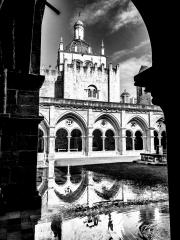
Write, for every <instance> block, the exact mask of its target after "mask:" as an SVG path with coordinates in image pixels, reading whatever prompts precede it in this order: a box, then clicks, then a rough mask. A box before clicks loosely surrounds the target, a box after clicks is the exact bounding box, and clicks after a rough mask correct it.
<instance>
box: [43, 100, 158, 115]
mask: <svg viewBox="0 0 180 240" xmlns="http://www.w3.org/2000/svg"><path fill="white" fill-rule="evenodd" d="M40 105H55V106H58V107H72V106H73V107H74V108H92V109H104V110H108V109H110V110H116V111H120V110H126V111H155V112H161V111H162V110H161V108H160V107H159V106H156V105H142V104H132V103H116V102H101V101H88V100H77V99H59V98H47V97H41V98H40Z"/></svg>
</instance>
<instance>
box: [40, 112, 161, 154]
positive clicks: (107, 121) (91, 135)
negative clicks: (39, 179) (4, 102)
mask: <svg viewBox="0 0 180 240" xmlns="http://www.w3.org/2000/svg"><path fill="white" fill-rule="evenodd" d="M48 128H50V127H48V124H47V123H46V124H45V123H43V122H42V123H41V125H40V126H39V141H38V152H39V154H41V155H42V154H43V153H44V156H45V155H48V153H49V152H51V153H52V152H54V154H55V158H56V157H57V158H61V157H62V158H64V157H70V156H73V157H74V156H76V155H77V156H97V155H99V156H106V155H107V156H111V155H112V156H116V155H140V153H142V152H151V153H153V152H156V150H157V148H158V146H162V147H163V150H164V151H166V130H165V125H164V123H163V122H162V121H160V120H157V121H156V122H155V124H154V126H153V128H149V127H148V126H147V123H146V121H145V120H143V119H142V118H139V117H138V116H133V117H132V118H130V119H129V120H128V121H127V123H126V124H125V127H122V126H121V125H120V123H119V122H118V120H117V119H115V118H114V117H113V116H111V115H106V114H102V115H100V116H99V117H97V118H96V119H95V120H94V122H93V124H92V125H91V126H89V127H87V125H86V122H85V121H84V120H83V119H82V118H80V116H76V115H73V114H65V115H63V116H62V117H61V118H60V119H59V120H58V121H57V123H56V125H55V126H54V131H53V135H52V134H50V129H48ZM152 129H153V130H152ZM50 135H51V136H50ZM50 139H51V141H54V143H53V144H50Z"/></svg>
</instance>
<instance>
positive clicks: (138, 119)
mask: <svg viewBox="0 0 180 240" xmlns="http://www.w3.org/2000/svg"><path fill="white" fill-rule="evenodd" d="M133 121H134V122H136V123H137V124H138V125H139V126H140V128H141V129H142V130H143V132H145V134H147V130H148V124H147V122H146V120H145V119H144V118H142V117H140V116H133V117H131V118H130V119H129V120H128V122H127V124H128V123H130V122H133Z"/></svg>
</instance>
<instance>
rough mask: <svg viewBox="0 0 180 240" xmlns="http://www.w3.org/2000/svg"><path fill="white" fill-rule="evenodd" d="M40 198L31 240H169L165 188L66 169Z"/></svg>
mask: <svg viewBox="0 0 180 240" xmlns="http://www.w3.org/2000/svg"><path fill="white" fill-rule="evenodd" d="M44 186H45V185H44ZM42 193H43V194H42V214H41V219H40V221H39V222H38V224H37V225H36V229H35V240H47V239H49V240H50V239H63V240H81V239H82V240H84V239H85V240H86V239H87V240H91V239H93V240H100V239H101V240H106V239H107V240H112V239H123V240H130V239H132V240H133V239H136V240H137V239H138V240H140V239H153V240H170V221H169V207H168V190H167V187H165V186H162V185H154V186H147V185H146V186H142V185H138V184H137V183H135V182H133V181H129V180H118V179H113V178H111V177H109V176H106V175H104V174H99V173H95V172H92V171H84V170H83V171H80V172H74V173H73V172H71V171H70V169H66V171H65V172H64V174H63V172H60V173H58V171H57V172H56V179H55V181H54V182H53V183H52V184H51V188H48V187H47V188H44V190H43V191H42ZM57 233H58V234H59V236H61V238H60V237H59V238H58V235H57V236H56V234H57ZM143 237H144V238H143Z"/></svg>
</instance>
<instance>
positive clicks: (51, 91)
mask: <svg viewBox="0 0 180 240" xmlns="http://www.w3.org/2000/svg"><path fill="white" fill-rule="evenodd" d="M40 74H41V75H43V76H45V81H44V83H43V85H42V87H41V89H40V96H41V97H56V96H55V88H56V87H55V85H56V82H57V80H58V79H59V78H58V77H60V76H61V74H60V72H59V71H58V70H57V69H52V68H51V66H49V67H48V68H46V67H45V66H43V67H42V68H41V69H40Z"/></svg>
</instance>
